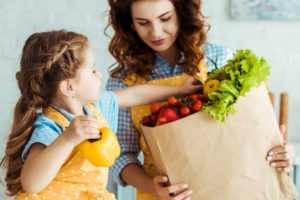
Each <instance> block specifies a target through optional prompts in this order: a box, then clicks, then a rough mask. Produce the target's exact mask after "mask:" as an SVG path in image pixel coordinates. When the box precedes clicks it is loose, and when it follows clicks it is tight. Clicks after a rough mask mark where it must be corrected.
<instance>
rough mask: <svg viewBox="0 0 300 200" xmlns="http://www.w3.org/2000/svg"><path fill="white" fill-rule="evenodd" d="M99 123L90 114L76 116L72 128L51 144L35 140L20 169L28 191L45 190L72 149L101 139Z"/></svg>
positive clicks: (24, 186) (22, 181)
mask: <svg viewBox="0 0 300 200" xmlns="http://www.w3.org/2000/svg"><path fill="white" fill-rule="evenodd" d="M99 137H100V136H99V130H98V122H97V120H96V119H94V118H93V117H91V116H88V115H81V116H78V117H76V118H74V119H73V120H72V122H71V124H70V125H69V127H68V128H67V129H66V130H65V131H64V132H63V133H62V134H61V135H60V136H58V137H57V138H56V139H55V140H54V142H52V143H51V144H50V145H49V146H47V147H46V146H45V145H43V144H41V143H34V144H33V145H32V146H31V148H30V151H29V155H28V157H27V159H26V161H25V163H24V166H23V168H22V171H21V183H22V186H23V189H24V190H25V192H27V193H38V192H40V191H42V190H43V189H44V188H45V187H46V186H47V185H48V184H49V183H50V182H51V181H52V180H53V178H54V177H55V176H56V174H57V173H58V171H59V170H60V168H61V167H62V165H63V164H64V162H65V161H66V160H67V158H68V156H69V155H70V153H71V152H72V150H73V148H74V147H75V146H76V145H77V144H79V143H80V142H82V141H83V140H85V139H89V138H99Z"/></svg>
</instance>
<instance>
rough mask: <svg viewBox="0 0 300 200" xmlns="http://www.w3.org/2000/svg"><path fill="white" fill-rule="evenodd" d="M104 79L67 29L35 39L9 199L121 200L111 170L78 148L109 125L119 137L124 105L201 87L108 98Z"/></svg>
mask: <svg viewBox="0 0 300 200" xmlns="http://www.w3.org/2000/svg"><path fill="white" fill-rule="evenodd" d="M101 76H102V74H101V72H99V71H98V70H97V69H96V68H95V62H94V55H93V52H92V49H91V47H90V45H89V44H88V39H87V38H86V37H85V36H83V35H80V34H77V33H74V32H67V31H64V30H61V31H52V32H44V33H35V34H33V35H31V36H30V37H29V38H28V39H27V41H26V43H25V46H24V48H23V54H22V58H21V69H20V71H19V72H17V74H16V78H17V80H18V85H19V88H20V91H21V97H20V99H19V100H18V103H17V105H16V107H15V111H14V121H13V125H12V130H11V133H10V135H9V139H8V142H7V146H6V155H5V157H4V158H3V160H2V162H1V166H2V167H6V168H7V173H6V178H5V181H6V185H7V194H8V195H9V196H14V195H16V198H15V199H81V200H83V199H105V200H110V199H114V195H113V194H111V193H109V192H107V191H106V189H105V188H106V184H107V176H108V169H107V168H104V167H95V166H93V165H92V164H91V163H90V162H89V161H87V159H86V158H85V157H84V156H83V155H81V153H80V151H78V149H77V145H78V144H80V143H81V142H83V141H84V140H86V139H91V138H95V139H97V138H100V136H99V128H101V127H105V126H108V127H109V128H111V129H112V130H113V131H114V132H116V131H117V123H118V108H119V107H120V108H122V107H130V106H134V105H140V104H148V103H150V102H153V101H159V100H163V99H166V98H167V97H168V96H170V95H185V94H188V93H190V92H194V91H196V90H197V89H199V86H194V85H192V84H191V82H192V81H191V80H189V81H187V82H185V84H183V85H182V86H179V87H169V86H161V87H159V86H155V85H139V86H134V87H129V88H126V89H123V90H117V91H114V92H106V91H102V92H101V93H100V88H101ZM92 102H93V103H92ZM91 103H92V104H91Z"/></svg>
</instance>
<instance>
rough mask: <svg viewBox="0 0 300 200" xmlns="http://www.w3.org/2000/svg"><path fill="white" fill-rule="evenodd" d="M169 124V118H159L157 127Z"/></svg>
mask: <svg viewBox="0 0 300 200" xmlns="http://www.w3.org/2000/svg"><path fill="white" fill-rule="evenodd" d="M167 122H168V120H167V118H165V117H159V118H158V119H157V122H156V126H159V125H163V124H166V123H167Z"/></svg>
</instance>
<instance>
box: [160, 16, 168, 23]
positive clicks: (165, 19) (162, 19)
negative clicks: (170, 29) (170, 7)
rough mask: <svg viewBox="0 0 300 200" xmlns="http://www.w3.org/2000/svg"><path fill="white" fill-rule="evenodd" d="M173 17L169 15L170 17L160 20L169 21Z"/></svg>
mask: <svg viewBox="0 0 300 200" xmlns="http://www.w3.org/2000/svg"><path fill="white" fill-rule="evenodd" d="M170 19H171V16H169V17H167V18H161V19H160V20H161V21H162V22H167V21H169V20H170Z"/></svg>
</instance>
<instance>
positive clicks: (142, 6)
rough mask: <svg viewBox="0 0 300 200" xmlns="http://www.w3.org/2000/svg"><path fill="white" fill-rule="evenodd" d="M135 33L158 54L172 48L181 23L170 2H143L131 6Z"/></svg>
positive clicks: (159, 0)
mask: <svg viewBox="0 0 300 200" xmlns="http://www.w3.org/2000/svg"><path fill="white" fill-rule="evenodd" d="M131 17H132V21H133V25H134V28H135V31H136V32H137V34H138V35H139V37H140V38H141V40H142V41H143V42H144V43H145V44H147V45H148V46H149V47H151V48H152V49H153V50H154V51H156V52H158V53H163V52H165V51H167V50H168V49H170V47H172V46H173V45H174V43H175V41H176V39H177V35H178V31H179V22H178V17H177V13H176V9H175V7H174V5H173V4H172V2H171V1H170V0H143V1H136V2H134V3H132V5H131Z"/></svg>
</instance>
